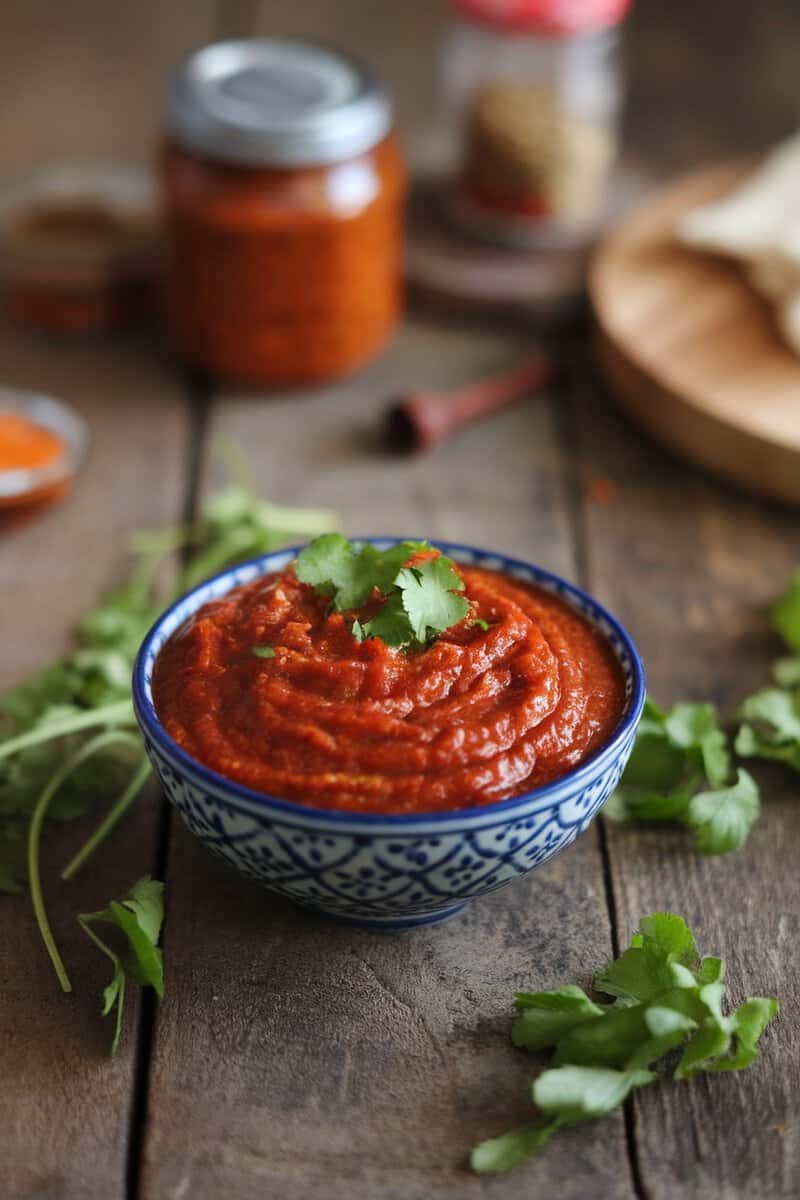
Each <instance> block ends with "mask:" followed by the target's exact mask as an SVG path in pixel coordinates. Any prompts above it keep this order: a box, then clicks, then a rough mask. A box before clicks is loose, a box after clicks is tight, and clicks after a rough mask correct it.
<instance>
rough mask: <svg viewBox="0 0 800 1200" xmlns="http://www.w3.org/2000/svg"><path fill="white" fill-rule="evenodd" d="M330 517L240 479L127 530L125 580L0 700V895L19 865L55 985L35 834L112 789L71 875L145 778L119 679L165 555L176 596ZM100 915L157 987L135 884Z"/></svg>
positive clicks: (156, 605) (144, 626)
mask: <svg viewBox="0 0 800 1200" xmlns="http://www.w3.org/2000/svg"><path fill="white" fill-rule="evenodd" d="M242 474H243V473H242ZM336 523H337V522H336V519H335V518H334V516H333V515H332V514H331V513H329V512H326V511H322V510H309V509H289V508H283V507H281V506H279V505H274V504H270V503H268V502H267V501H263V500H260V499H258V497H257V496H256V495H255V493H254V491H253V489H252V487H251V486H250V485H249V484H248V483H247V481H246V480H242V481H241V482H240V483H238V484H236V485H234V486H233V487H229V488H225V489H223V490H222V491H221V492H217V493H215V494H214V495H213V496H211V498H210V499H209V501H208V503H207V505H206V508H205V510H204V513H203V515H202V517H201V519H200V521H199V522H198V523H197V525H196V527H195V528H193V529H188V528H183V527H177V528H170V529H163V530H155V531H143V532H141V533H138V534H135V535H134V536H133V537H132V539H131V552H132V554H133V556H134V559H133V564H132V568H131V571H130V574H129V577H128V580H127V582H126V583H125V584H124V586H123V587H121V588H117V589H116V590H115V591H114V592H112V593H111V594H110V595H108V596H107V597H106V598H105V599H104V600H103V602H102V603H101V604H100V605H98V607H97V608H95V609H94V610H93V611H91V612H90V613H87V614H86V616H85V617H84V618H83V620H82V621H81V623H80V625H79V627H78V630H77V638H76V646H75V649H74V650H73V651H72V652H71V653H69V654H68V655H67V656H65V657H64V658H63V659H62V660H60V661H58V662H56V663H53V664H51V665H50V666H48V667H45V668H44V669H43V670H41V671H38V672H37V673H36V674H35V675H33V676H32V677H31V678H30V679H28V680H25V681H24V682H23V683H21V684H19V685H17V686H16V687H14V688H12V689H11V690H10V691H8V692H6V693H5V695H4V696H2V697H0V891H6V892H13V891H20V890H21V889H22V886H23V883H24V880H25V877H26V866H27V867H28V873H29V874H30V876H31V878H30V884H31V894H32V901H33V904H34V910H35V914H36V919H37V923H38V925H39V929H40V931H41V934H42V938H43V941H44V943H45V946H46V948H47V951H48V953H49V954H50V957H51V960H52V962H53V965H54V968H55V970H56V974H57V976H58V979H59V982H60V983H61V985H62V987H63V988H64V990H69V987H70V984H69V978H68V976H67V973H66V970H65V968H64V964H63V962H62V960H61V957H60V955H59V953H58V949H57V947H56V945H55V942H54V940H53V936H52V932H51V930H50V926H49V922H48V919H47V914H46V912H45V908H44V902H43V896H42V887H41V881H40V879H39V869H38V861H39V842H40V836H41V833H42V830H43V828H44V827H45V824H50V823H52V822H54V821H65V820H74V819H75V818H77V817H80V816H83V815H84V814H85V813H87V812H88V811H89V809H90V808H92V807H93V805H94V804H95V802H96V801H98V800H100V799H107V798H108V797H109V796H111V797H114V796H116V799H115V800H114V802H113V803H112V804H111V806H110V808H109V810H108V812H107V814H106V816H105V817H104V818H103V820H102V821H101V823H100V824H99V826H98V827H97V829H96V830H95V831H94V833H93V834H92V835H91V836H90V837H89V839H88V840H87V841H86V842H85V843H84V845H83V847H82V848H81V850H80V851H79V852H78V853H77V854H76V855H75V856H74V858H73V859H72V861H71V862H70V863H69V865H68V866H67V867H66V868H65V870H64V872H63V877H64V878H69V877H71V876H72V875H73V874H74V873H75V872H76V871H77V870H78V869H79V868H80V867H82V866H83V865H84V864H85V862H86V861H87V859H88V858H89V857H90V855H91V854H93V853H95V852H96V850H97V848H98V847H99V846H100V845H101V844H102V842H103V841H104V839H105V838H106V836H107V835H108V833H109V832H110V831H111V829H112V828H113V827H114V825H115V824H116V822H117V821H118V820H120V818H121V817H122V816H123V815H124V813H125V812H127V810H128V808H129V807H130V805H131V804H132V803H133V802H134V800H135V799H136V797H137V796H138V794H139V792H140V791H141V789H142V787H143V785H144V783H145V781H146V779H147V777H148V775H149V766H148V765H147V763H146V761H145V760H144V758H143V756H142V751H141V743H140V741H139V740H138V736H135V735H134V733H133V730H134V729H135V724H136V723H135V719H134V715H133V708H132V704H131V694H130V679H131V673H132V668H133V660H134V657H135V655H136V652H137V651H138V648H139V645H140V644H141V641H142V639H143V637H144V635H145V634H146V632H147V630H148V628H149V627H150V625H151V624H152V622H153V621H154V620H155V618H156V617H157V615H158V613H159V612H160V611H161V609H162V608H163V606H164V603H165V602H166V601H167V600H168V599H169V593H164V592H163V590H162V589H161V588H160V587H159V575H160V572H161V566H162V563H163V561H164V559H165V557H166V556H168V555H172V554H174V553H175V551H177V550H180V549H183V548H190V549H191V550H192V553H191V555H190V556H189V561H188V563H187V565H186V567H185V569H184V571H183V572H182V573H181V574H180V575H179V577H178V578H177V580H176V583H175V586H174V588H173V589H172V593H171V594H172V595H173V596H175V595H179V594H180V593H181V592H182V591H183V590H185V589H186V588H188V587H190V586H192V584H194V583H196V582H199V580H201V579H203V578H204V577H205V576H207V575H209V574H212V573H213V572H214V571H217V570H221V569H222V568H224V567H226V566H228V565H229V564H231V563H233V562H235V561H237V560H238V559H241V558H249V557H253V556H255V555H258V554H261V553H264V552H267V551H269V550H273V549H275V548H277V547H278V546H281V545H285V544H286V543H287V542H292V541H298V540H301V539H304V538H308V537H312V536H314V535H315V534H319V533H322V532H324V531H326V530H330V529H332V528H334V527H335V525H336ZM159 887H160V885H159ZM142 904H144V907H142ZM108 911H109V913H110V914H111V917H110V918H109V919H111V918H113V923H114V924H116V925H117V926H119V927H120V928H125V927H126V926H127V932H128V935H129V942H130V944H131V946H133V947H134V949H132V950H130V951H129V954H128V960H129V961H127V969H128V974H132V975H133V976H134V977H136V978H141V979H142V980H143V981H144V982H148V983H151V984H152V985H153V986H154V987H160V986H161V983H160V975H159V971H160V954H158V955H155V954H153V953H152V948H151V949H148V946H147V944H146V941H147V940H148V939H147V938H146V941H145V942H142V941H141V936H140V934H139V933H138V932H137V929H138V928H140V920H141V921H143V922H144V924H145V926H146V927H148V928H149V929H150V932H152V912H151V915H150V917H148V915H147V914H148V911H150V909H149V908H148V904H147V903H146V902H145V901H143V900H142V897H141V896H140V895H139V893H138V892H136V891H135V893H134V894H133V895H132V896H131V897H129V899H128V900H126V901H125V902H123V903H121V904H120V905H118V906H117V909H116V910H115V909H114V908H113V905H112V906H109V910H108ZM95 917H96V918H97V919H98V920H99V916H98V915H97V914H95ZM148 921H149V922H150V924H149V925H148ZM82 925H83V927H84V928H85V930H86V932H87V934H88V935H89V936H90V937H91V938H92V940H93V941H95V942H96V943H97V944H98V946H99V948H101V949H102V950H103V953H105V954H107V956H108V957H109V958H110V960H111V961H112V962H113V963H114V964H115V968H114V971H115V973H114V977H113V979H112V981H111V983H110V984H109V985H108V989H107V995H106V1006H107V1008H108V1009H110V1008H111V1007H116V1009H117V1015H118V1018H119V1016H120V1013H121V1007H122V1003H123V998H124V980H125V964H122V965H120V966H119V969H118V967H117V963H118V962H119V960H118V957H117V956H116V955H115V954H114V953H113V951H111V950H110V949H109V948H108V947H106V946H105V944H104V943H101V941H100V939H99V938H97V935H96V934H95V933H94V931H93V930H91V928H90V926H91V918H90V919H88V921H87V922H83V921H82ZM145 936H146V935H145ZM136 947H138V950H137V949H136ZM120 972H122V974H120Z"/></svg>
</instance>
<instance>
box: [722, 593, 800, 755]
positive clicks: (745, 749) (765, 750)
mask: <svg viewBox="0 0 800 1200" xmlns="http://www.w3.org/2000/svg"><path fill="white" fill-rule="evenodd" d="M770 619H771V625H772V628H773V629H774V631H775V632H776V633H777V634H779V635H780V636H781V637H782V638H783V640H784V642H785V643H786V646H787V648H788V649H789V650H791V651H793V653H792V654H791V655H788V656H785V657H783V658H779V659H778V660H777V661H776V662H775V663H773V666H772V677H773V680H774V686H773V687H766V688H762V689H761V691H758V692H756V693H755V695H753V696H749V697H748V698H747V699H746V700H745V701H744V703H743V704H742V706H741V708H740V709H739V716H740V718H741V721H742V724H741V726H740V728H739V732H738V733H737V735H736V743H735V745H736V753H737V754H740V755H741V756H742V758H767V759H773V760H774V761H776V762H782V763H785V764H786V766H788V767H792V768H793V769H794V770H795V771H800V570H797V571H795V572H794V574H793V575H792V578H791V580H790V583H789V586H788V588H787V590H786V591H785V592H784V593H783V595H782V596H781V597H780V598H779V599H778V600H777V601H776V602H775V604H774V605H773V607H772V610H771V613H770Z"/></svg>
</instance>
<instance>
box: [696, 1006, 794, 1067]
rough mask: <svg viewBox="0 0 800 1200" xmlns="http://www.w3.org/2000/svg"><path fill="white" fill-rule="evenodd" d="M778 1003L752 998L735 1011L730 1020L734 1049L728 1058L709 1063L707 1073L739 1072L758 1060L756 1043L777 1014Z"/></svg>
mask: <svg viewBox="0 0 800 1200" xmlns="http://www.w3.org/2000/svg"><path fill="white" fill-rule="evenodd" d="M778 1007H779V1006H778V1001H777V1000H773V999H769V998H767V997H764V996H753V997H751V999H749V1000H745V1001H744V1003H743V1004H740V1005H739V1007H738V1008H737V1009H736V1012H735V1013H734V1014H733V1017H732V1018H731V1023H732V1026H733V1030H734V1033H735V1035H736V1049H735V1051H734V1053H733V1054H732V1055H730V1057H728V1058H719V1059H718V1060H717V1061H716V1062H713V1063H711V1064H710V1065H709V1066H708V1067H707V1070H709V1071H741V1070H743V1069H744V1068H745V1067H749V1066H750V1064H751V1063H753V1062H755V1060H756V1059H757V1058H758V1042H759V1039H760V1037H761V1034H762V1033H763V1032H764V1030H765V1029H766V1027H767V1025H769V1023H770V1021H772V1020H773V1018H774V1017H776V1016H777V1014H778Z"/></svg>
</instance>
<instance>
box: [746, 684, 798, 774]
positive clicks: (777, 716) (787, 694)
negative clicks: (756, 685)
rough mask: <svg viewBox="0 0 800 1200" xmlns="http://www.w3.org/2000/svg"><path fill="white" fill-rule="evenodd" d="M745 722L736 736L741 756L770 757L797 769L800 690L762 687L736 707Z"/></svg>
mask: <svg viewBox="0 0 800 1200" xmlns="http://www.w3.org/2000/svg"><path fill="white" fill-rule="evenodd" d="M739 715H740V716H741V717H742V719H743V721H744V724H743V725H742V726H741V728H740V729H739V732H738V734H737V735H736V753H737V754H740V755H741V756H742V758H770V759H775V760H777V761H778V762H784V763H786V764H787V765H788V766H790V767H793V768H794V769H795V770H796V771H800V690H797V691H789V690H784V689H781V688H764V689H763V690H762V691H760V692H756V693H755V695H753V696H749V697H748V698H747V700H745V702H744V704H743V705H742V706H741V709H740V710H739Z"/></svg>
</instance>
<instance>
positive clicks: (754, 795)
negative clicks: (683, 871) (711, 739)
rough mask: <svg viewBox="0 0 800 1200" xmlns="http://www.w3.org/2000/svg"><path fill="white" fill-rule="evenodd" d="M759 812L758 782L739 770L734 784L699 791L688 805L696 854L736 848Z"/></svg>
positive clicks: (745, 838)
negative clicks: (713, 789)
mask: <svg viewBox="0 0 800 1200" xmlns="http://www.w3.org/2000/svg"><path fill="white" fill-rule="evenodd" d="M760 811H761V802H760V799H759V790H758V784H757V783H756V781H755V780H754V779H753V777H752V775H750V774H749V773H748V772H747V771H745V770H743V769H741V768H740V769H739V770H738V771H737V775H736V783H734V784H733V785H732V786H731V787H728V788H721V789H719V790H718V791H714V792H700V793H699V794H698V795H697V796H694V797H693V798H692V800H691V801H690V804H689V812H688V815H687V822H688V824H689V825H690V826H691V827H692V828H693V829H694V830H695V831H696V833H697V839H696V847H697V850H698V851H699V852H700V854H727V853H729V852H730V851H731V850H739V849H740V848H741V847H742V846H743V845H744V843H745V842H746V841H747V837H748V834H749V833H750V830H751V829H752V827H753V825H754V824H755V822H756V821H757V820H758V816H759V813H760Z"/></svg>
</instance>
